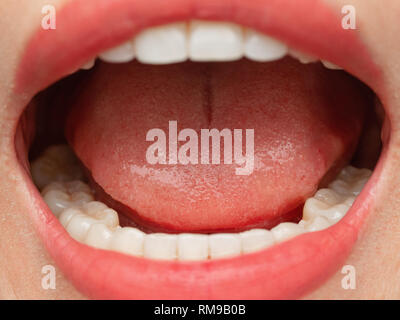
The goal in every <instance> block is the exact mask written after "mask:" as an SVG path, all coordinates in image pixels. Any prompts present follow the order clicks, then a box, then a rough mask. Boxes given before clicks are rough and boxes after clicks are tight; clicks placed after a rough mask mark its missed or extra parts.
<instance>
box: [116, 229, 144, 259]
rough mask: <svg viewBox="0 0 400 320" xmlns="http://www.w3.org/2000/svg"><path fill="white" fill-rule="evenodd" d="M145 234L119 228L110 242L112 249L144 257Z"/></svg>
mask: <svg viewBox="0 0 400 320" xmlns="http://www.w3.org/2000/svg"><path fill="white" fill-rule="evenodd" d="M144 237H145V233H143V232H142V231H140V230H138V229H136V228H130V227H124V228H117V229H115V231H114V234H113V236H112V239H111V242H110V249H111V250H115V251H118V252H122V253H126V254H130V255H134V256H139V257H140V256H143V243H144Z"/></svg>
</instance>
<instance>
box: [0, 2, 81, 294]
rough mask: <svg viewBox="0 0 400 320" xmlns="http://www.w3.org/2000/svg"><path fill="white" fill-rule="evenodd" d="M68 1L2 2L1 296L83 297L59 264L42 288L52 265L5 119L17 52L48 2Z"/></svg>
mask: <svg viewBox="0 0 400 320" xmlns="http://www.w3.org/2000/svg"><path fill="white" fill-rule="evenodd" d="M65 2H66V1H62V0H57V1H54V0H52V1H42V0H37V1H13V0H3V1H1V3H0V12H2V18H1V19H0V37H1V39H2V40H3V41H2V42H1V44H0V61H1V64H0V75H1V76H0V88H1V89H0V136H1V139H0V176H1V177H2V179H0V215H1V217H0V256H1V257H2V258H1V259H0V299H82V298H84V297H83V296H82V295H81V294H80V293H79V292H77V291H76V290H75V288H74V287H73V286H72V285H71V284H70V283H69V281H67V280H66V279H65V278H64V276H63V275H62V273H61V272H60V271H59V270H58V269H57V267H56V274H57V278H56V290H43V289H42V286H41V281H42V277H43V274H42V267H43V266H45V265H49V264H50V265H54V266H55V264H54V262H53V260H52V259H51V257H50V256H49V254H48V253H47V251H46V250H45V248H44V247H43V244H42V242H41V241H40V240H39V237H38V236H37V234H36V232H35V231H34V226H33V223H32V222H31V221H30V218H29V215H28V212H27V209H26V208H27V207H26V206H25V205H24V204H25V203H26V201H27V198H28V197H27V195H28V192H27V191H26V190H24V188H23V187H22V186H21V181H20V177H19V176H18V174H17V172H18V170H20V168H18V166H17V162H16V159H15V156H14V153H13V149H14V146H13V143H14V137H13V134H12V132H13V131H12V129H13V128H11V127H10V126H8V125H7V123H9V122H10V121H9V120H10V118H11V119H13V118H15V117H16V116H17V115H16V113H15V112H13V110H15V109H16V108H15V105H16V104H17V102H18V101H17V100H18V98H19V97H13V96H12V94H11V89H12V85H13V77H14V72H15V68H16V65H17V63H18V59H19V56H20V55H21V53H22V51H23V49H24V47H25V43H26V41H27V40H28V38H29V37H30V35H31V34H32V32H34V31H35V30H36V29H37V27H38V26H39V25H40V21H41V17H42V15H41V8H42V6H43V5H44V4H53V5H55V6H56V7H58V6H60V5H62V4H63V3H65Z"/></svg>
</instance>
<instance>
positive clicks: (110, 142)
mask: <svg viewBox="0 0 400 320" xmlns="http://www.w3.org/2000/svg"><path fill="white" fill-rule="evenodd" d="M206 67H207V69H206V70H207V71H208V72H210V78H209V81H205V79H207V78H206V77H205V72H204V68H205V65H204V64H194V63H184V64H176V65H166V66H157V67H152V66H146V65H140V64H138V63H130V64H127V65H124V66H120V65H113V66H109V65H104V64H101V65H99V67H98V68H97V69H95V70H94V74H93V76H92V78H91V80H90V81H88V83H87V86H86V87H85V88H84V89H83V90H82V95H81V96H80V97H79V99H78V100H77V101H76V103H75V105H74V106H73V107H72V112H71V114H70V116H69V118H68V120H67V128H66V133H67V138H68V141H69V143H70V144H71V146H72V147H73V149H74V151H75V153H76V154H77V156H78V158H79V159H80V160H81V161H82V163H83V164H84V165H85V167H86V168H88V170H89V171H90V173H91V176H92V177H93V179H94V181H95V182H96V183H97V184H99V185H100V186H101V187H102V188H103V189H104V190H105V192H106V193H107V194H108V195H110V196H111V197H112V198H113V199H115V200H117V201H118V202H120V203H122V204H124V205H125V206H126V207H129V208H130V209H131V210H132V212H135V213H137V214H138V215H139V216H140V217H141V218H143V219H144V220H147V221H151V222H153V223H154V224H157V225H159V226H161V227H165V228H168V229H172V231H175V232H182V231H188V232H198V231H200V230H210V231H212V230H230V229H239V230H240V229H246V228H248V227H249V226H254V225H258V226H265V225H267V224H268V222H269V221H271V220H273V219H278V218H279V217H281V216H282V215H283V214H285V213H287V212H288V211H290V210H293V209H295V208H296V207H298V206H299V205H300V204H302V203H303V202H304V201H305V199H306V198H308V197H309V196H311V195H312V194H313V193H314V192H315V191H316V189H317V186H318V185H319V182H320V180H321V179H322V177H324V175H325V174H326V172H328V171H329V170H332V171H333V172H335V171H336V172H337V171H338V170H340V167H336V164H337V163H340V164H343V163H345V162H346V160H348V159H350V157H351V154H352V152H353V150H354V148H355V146H356V143H357V139H358V137H359V134H360V131H361V124H362V118H363V111H362V110H363V106H364V102H365V100H364V98H363V92H362V90H361V89H360V87H359V85H358V83H357V82H356V81H354V80H353V79H352V78H351V77H349V76H347V75H345V74H341V73H336V72H333V73H330V72H329V71H327V70H326V69H324V68H323V67H321V66H318V65H313V66H304V65H301V64H299V63H297V62H296V61H294V60H291V59H285V60H282V61H279V62H275V63H268V64H258V63H252V62H249V61H239V62H232V63H219V64H212V65H211V64H207V65H206ZM110 79H112V81H110ZM207 83H210V84H211V85H210V88H209V90H210V94H209V95H208V94H207V95H206V97H205V96H204V91H205V84H207ZM206 91H207V90H206ZM205 98H210V100H211V102H210V103H206V102H207V99H205ZM205 105H211V111H212V117H210V118H208V117H206V115H205ZM210 114H211V113H210ZM171 120H176V121H177V123H178V124H179V126H180V128H192V129H194V130H195V131H196V132H198V133H199V132H200V130H201V129H202V128H210V127H212V128H216V129H219V130H222V129H224V128H230V129H231V130H232V129H233V128H239V129H242V130H245V129H248V128H251V129H254V131H255V141H254V145H255V170H254V172H253V174H252V175H250V176H246V177H240V176H236V175H235V171H234V169H235V168H234V167H233V166H224V165H220V166H201V165H186V166H183V165H180V164H177V165H174V166H163V165H149V163H147V162H146V158H145V155H146V150H147V148H148V146H149V145H148V143H146V139H145V136H146V132H148V131H149V130H151V129H153V128H160V129H163V130H164V131H165V132H167V131H168V123H169V121H171Z"/></svg>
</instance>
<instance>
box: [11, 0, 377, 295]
mask: <svg viewBox="0 0 400 320" xmlns="http://www.w3.org/2000/svg"><path fill="white" fill-rule="evenodd" d="M178 2H179V1H178ZM94 3H95V2H93V3H92V1H87V2H86V3H85V4H84V3H80V2H79V3H75V5H70V6H67V7H66V8H64V9H63V11H62V12H61V17H60V16H59V17H58V19H59V21H60V22H59V24H60V25H61V27H60V30H56V31H55V33H54V34H55V35H53V36H52V35H49V34H48V33H45V32H44V31H40V32H39V34H38V35H37V36H36V35H35V37H34V38H33V40H32V43H31V44H30V46H29V47H28V51H27V54H26V58H25V60H23V62H22V64H21V69H20V70H22V71H20V73H19V76H18V79H17V80H18V85H17V88H18V90H24V91H27V92H30V91H31V92H32V96H33V95H34V97H33V99H32V100H31V101H30V103H29V104H28V106H27V107H26V108H25V111H24V113H23V114H22V117H21V119H20V123H19V126H18V130H17V136H16V149H17V152H18V155H19V158H20V160H21V163H22V165H23V166H24V167H25V168H26V169H27V171H29V173H30V175H31V177H32V178H31V179H29V181H28V179H27V183H28V184H30V185H32V182H33V183H34V184H35V185H36V187H37V188H38V189H39V191H40V192H41V195H39V193H38V192H37V189H35V188H34V187H33V185H32V187H31V189H30V190H31V191H32V194H33V198H34V201H35V202H36V203H37V206H38V208H40V209H38V211H40V213H35V214H37V215H38V216H41V218H36V219H37V221H38V230H39V232H40V234H41V235H42V237H43V239H44V241H45V243H46V245H47V246H48V248H49V251H50V253H51V254H52V255H53V257H54V258H55V260H56V262H57V263H58V265H59V267H60V268H61V269H62V270H63V272H65V274H66V275H67V276H68V277H69V278H70V279H71V281H72V282H73V283H74V285H75V286H76V287H77V288H78V289H80V290H81V291H82V292H83V293H85V294H87V295H88V296H90V297H93V298H137V299H145V298H153V299H154V298H156V299H158V298H161V299H162V298H164V299H165V298H168V299H170V298H185V299H186V298H194V299H196V298H198V299H215V298H217V299H218V298H219V299H225V298H245V299H250V298H257V299H261V298H298V297H300V296H302V295H303V294H305V293H307V292H309V291H310V290H312V289H314V288H316V287H317V286H318V285H320V284H321V283H322V282H323V281H324V280H326V279H327V278H328V277H329V276H330V275H332V273H333V272H335V271H336V270H337V268H338V267H340V265H341V264H342V263H343V262H344V260H345V259H346V257H347V255H348V254H349V252H350V251H351V248H352V246H353V245H354V243H355V241H356V239H357V237H358V234H359V231H360V229H361V227H362V225H363V222H364V220H365V217H366V215H367V213H368V210H369V207H370V205H371V204H372V201H373V196H372V194H373V192H372V190H373V188H374V182H375V181H376V180H377V179H378V174H379V170H380V165H379V164H377V161H378V158H379V156H380V154H381V151H382V150H381V149H382V145H381V138H380V131H381V127H382V113H383V111H382V109H381V107H380V104H379V102H378V99H377V98H376V97H375V95H374V93H373V92H372V90H371V89H369V88H368V87H367V86H366V85H365V84H363V83H362V82H361V80H362V81H363V82H364V83H367V84H368V85H369V86H370V87H371V88H372V87H374V85H375V83H376V81H377V78H378V76H377V74H378V72H377V71H376V70H375V68H374V66H373V64H371V63H370V61H369V59H368V57H367V55H366V53H365V51H364V50H363V49H362V46H361V45H360V44H359V43H360V42H359V40H358V39H357V38H356V37H355V35H354V33H352V32H351V31H346V32H347V33H346V32H345V33H343V30H342V29H341V26H340V20H339V19H338V17H337V16H336V15H334V14H331V11H330V10H331V9H330V8H325V7H321V8H319V7H318V11H319V13H320V14H321V15H323V16H324V17H325V18H326V19H325V20H324V21H322V20H321V19H320V18H319V19H316V21H314V22H313V23H314V24H313V23H311V24H309V23H310V19H311V18H310V17H307V18H305V17H304V16H302V15H303V14H305V13H304V12H299V11H298V10H297V9H295V5H294V4H293V6H294V7H293V8H291V7H290V6H289V7H288V9H287V12H286V13H285V15H283V17H282V13H281V12H280V10H279V5H278V4H274V2H269V3H268V4H267V3H264V2H262V1H260V3H258V2H254V3H252V4H251V5H250V4H242V3H241V4H237V7H236V6H235V10H233V9H232V7H229V8H230V10H228V9H227V8H228V7H227V6H226V5H225V4H224V3H223V2H221V3H220V4H219V5H214V6H213V5H211V3H209V4H208V5H207V3H205V4H203V5H200V4H199V5H196V6H195V8H194V7H193V6H188V4H182V3H180V2H179V3H177V4H169V11H168V12H169V13H168V14H166V16H156V15H155V13H154V12H153V13H151V14H150V13H149V11H151V9H154V5H155V4H154V3H153V4H152V5H149V4H147V5H144V4H143V3H141V2H134V1H122V0H121V1H116V2H115V3H114V4H109V3H107V2H104V3H102V5H100V6H99V7H98V9H96V10H93V12H90V13H89V11H88V10H89V9H91V8H93V4H94ZM76 5H78V6H76ZM97 5H98V3H97ZM161 6H162V4H161ZM187 6H188V7H187ZM305 7H306V6H305ZM171 8H173V9H171ZM178 8H179V9H178ZM74 10H76V12H78V14H77V15H74V18H71V14H72V12H75V11H74ZM278 12H279V13H278ZM139 14H140V15H139ZM139 16H140V17H141V19H139V18H138V17H139ZM266 16H273V17H274V22H268V23H266V22H265V21H264V20H263V19H265V17H266ZM292 18H293V19H294V21H298V23H299V26H296V27H295V28H293V26H292V23H289V24H288V23H287V22H288V20H290V19H292ZM85 21H93V25H91V24H89V25H86V24H87V23H86V22H85ZM338 21H339V22H338ZM318 23H321V24H322V25H321V27H322V30H321V34H318V35H315V36H314V38H313V37H311V36H310V39H307V40H304V32H307V26H309V27H310V26H315V24H318ZM78 26H79V27H78ZM332 26H334V27H332ZM301 27H304V30H302V32H298V31H297V30H298V29H299V28H300V29H301ZM75 28H76V29H75ZM332 28H333V29H332ZM77 30H80V32H79V33H78V32H77ZM256 30H257V31H256ZM86 33H87V34H86ZM89 34H90V35H91V38H90V39H91V40H89V41H87V42H86V44H83V45H82V47H81V48H76V47H71V44H73V43H75V44H76V43H79V41H82V39H83V38H82V37H85V36H87V35H89ZM306 34H307V33H306ZM323 35H326V36H327V38H326V39H324V37H323ZM328 36H330V37H331V38H328ZM54 37H55V38H54ZM312 38H313V39H312ZM54 39H58V41H55V42H54ZM60 39H64V40H65V43H64V42H63V41H60ZM333 39H340V43H339V44H338V46H337V48H334V49H332V48H330V46H329V45H328V44H327V42H329V41H332V40H333ZM43 43H44V44H48V46H46V45H45V46H44V45H43ZM81 43H83V42H81ZM349 45H351V47H352V50H354V52H357V53H358V54H359V56H357V57H356V56H354V55H353V56H351V57H349V56H346V53H347V52H346V50H348V47H349ZM344 48H346V49H344ZM63 49H65V50H66V52H63ZM55 52H58V53H59V54H58V55H54V53H55ZM303 52H307V53H303ZM97 58H98V59H97ZM95 59H97V60H95ZM88 61H89V62H88ZM28 64H29V66H28ZM78 66H80V67H79V68H78ZM339 66H340V67H339ZM77 69H85V70H78V71H77V72H75V71H76V70H77ZM342 69H345V70H346V71H348V72H346V71H344V70H342ZM38 70H40V71H38ZM71 73H73V74H72V75H67V74H71ZM349 73H351V74H352V75H354V76H356V77H357V78H358V79H360V80H358V79H357V78H355V77H353V76H351V75H350V74H349ZM61 78H63V80H61V81H58V82H55V81H57V80H59V79H61ZM44 88H45V89H44ZM42 89H43V90H42ZM39 90H41V91H40V92H39ZM38 92H39V93H38ZM383 117H384V116H383ZM214 129H215V130H216V131H215V132H216V133H218V134H219V135H220V136H219V140H218V146H219V147H221V148H220V150H217V148H215V149H214V148H213V147H214V145H212V146H211V143H210V141H211V142H212V141H213V137H212V136H210V135H209V136H205V138H204V134H205V132H207V133H208V134H209V133H210V131H211V130H214ZM152 130H158V131H152ZM185 130H186V131H185ZM188 130H190V131H188ZM224 130H227V131H225V134H221V133H222V132H224ZM248 130H252V131H251V132H252V133H253V135H247V134H246V133H247V132H248ZM149 132H150V133H151V132H158V133H159V135H158V140H156V139H154V137H153V139H149ZM161 133H165V136H164V138H165V141H164V147H163V144H162V143H161V142H162V141H160V137H162V135H161ZM189 133H190V134H192V135H190V134H189ZM236 133H237V135H236ZM239 133H240V136H239ZM190 137H191V139H189V138H190ZM239 137H240V140H239V143H236V142H235V141H236V140H235V139H239ZM251 138H252V139H253V140H252V141H253V146H251V143H248V142H249V141H251ZM161 140H162V139H161ZM189 140H190V141H189ZM206 141H208V144H207V145H206V147H204V143H205V142H206ZM152 145H153V146H155V145H156V146H157V152H153V153H151V152H149V148H150V151H151V150H152V149H151V146H152ZM228 146H229V147H228ZM237 149H238V150H240V151H239V152H237ZM251 149H252V150H253V152H252V154H251V155H250V156H249V157H246V156H247V155H249V154H250V151H251ZM227 150H228V151H227ZM153 151H154V150H153ZM217 151H218V152H217ZM149 153H150V154H151V156H152V157H153V160H154V161H149V158H148V157H147V156H146V155H148V154H149ZM227 155H228V156H227ZM229 155H230V157H229ZM226 159H228V160H227V161H224V160H226ZM235 159H240V160H241V161H239V160H238V161H236V162H235ZM29 162H30V165H29ZM238 169H239V170H238ZM372 170H374V173H375V174H374V175H373V177H372V178H370V177H371V173H372ZM238 172H239V173H241V174H238ZM43 217H44V218H43ZM194 288H195V289H194Z"/></svg>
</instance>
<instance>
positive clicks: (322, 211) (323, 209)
mask: <svg viewBox="0 0 400 320" xmlns="http://www.w3.org/2000/svg"><path fill="white" fill-rule="evenodd" d="M349 208H350V205H349V203H338V204H336V205H334V206H329V205H327V204H326V203H323V202H322V201H320V200H318V199H315V198H310V199H307V201H306V203H305V204H304V208H303V219H304V220H307V221H309V220H313V219H314V218H315V217H318V216H321V217H325V218H327V219H328V220H330V221H333V222H335V223H336V222H337V221H339V220H340V219H342V218H343V217H344V215H345V214H346V212H347V211H348V209H349Z"/></svg>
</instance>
